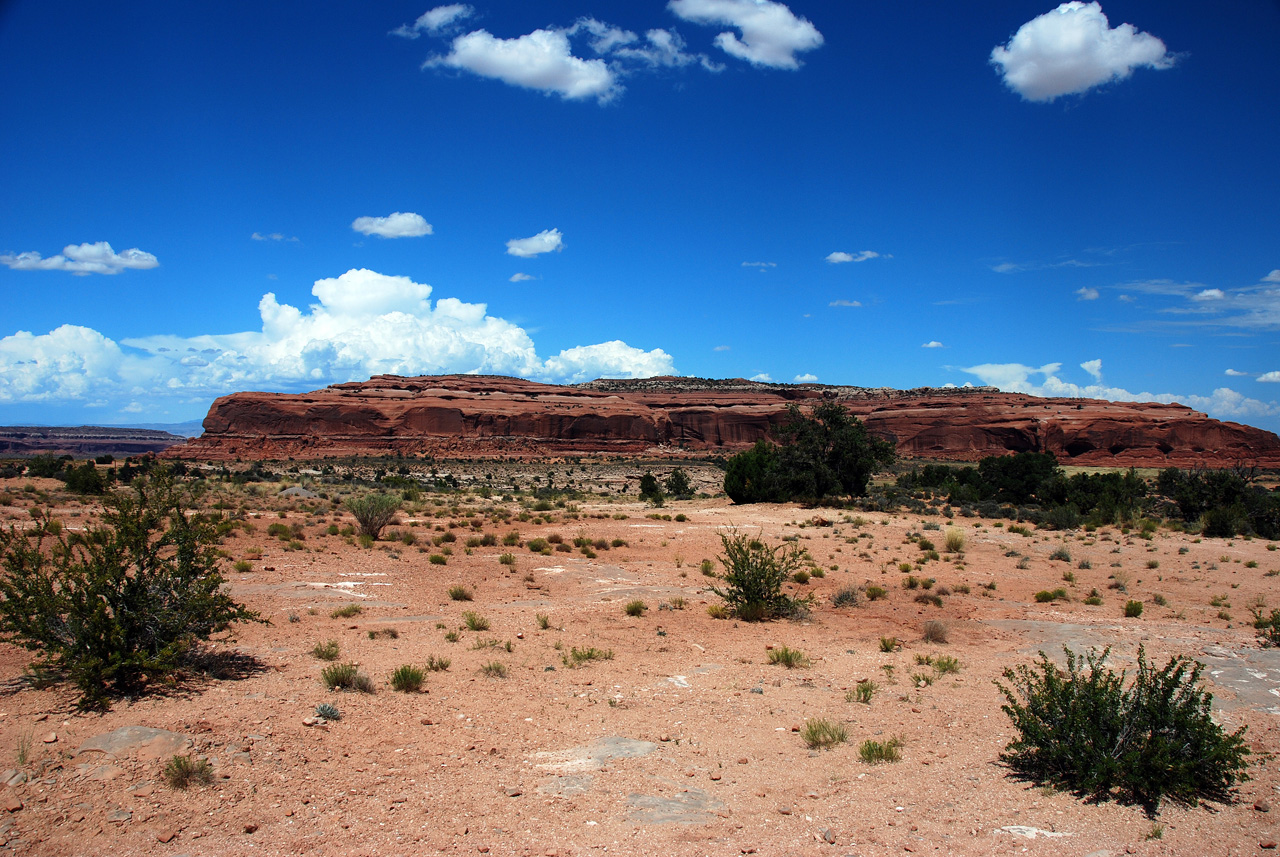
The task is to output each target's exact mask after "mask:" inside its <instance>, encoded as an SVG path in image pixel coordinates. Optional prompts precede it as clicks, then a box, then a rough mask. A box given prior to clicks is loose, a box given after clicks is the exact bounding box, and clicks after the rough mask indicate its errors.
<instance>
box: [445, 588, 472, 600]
mask: <svg viewBox="0 0 1280 857" xmlns="http://www.w3.org/2000/svg"><path fill="white" fill-rule="evenodd" d="M449 597H450V598H451V599H453V600H454V601H471V600H473V599H474V598H475V595H474V594H472V592H471V590H470V589H468V588H467V587H465V586H461V585H459V586H450V587H449Z"/></svg>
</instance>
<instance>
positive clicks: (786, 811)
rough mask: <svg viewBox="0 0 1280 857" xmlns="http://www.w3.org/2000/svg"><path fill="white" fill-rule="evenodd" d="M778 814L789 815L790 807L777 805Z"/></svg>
mask: <svg viewBox="0 0 1280 857" xmlns="http://www.w3.org/2000/svg"><path fill="white" fill-rule="evenodd" d="M778 814H779V815H790V814H791V807H789V806H780V807H778Z"/></svg>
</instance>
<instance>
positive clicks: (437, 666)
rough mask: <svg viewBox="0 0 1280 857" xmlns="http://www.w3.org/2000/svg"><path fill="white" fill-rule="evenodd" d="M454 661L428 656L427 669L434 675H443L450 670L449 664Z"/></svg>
mask: <svg viewBox="0 0 1280 857" xmlns="http://www.w3.org/2000/svg"><path fill="white" fill-rule="evenodd" d="M451 663H453V661H451V660H449V659H448V658H437V657H436V656H435V655H427V669H428V670H429V671H430V672H433V673H442V672H444V671H445V670H447V669H448V668H449V664H451Z"/></svg>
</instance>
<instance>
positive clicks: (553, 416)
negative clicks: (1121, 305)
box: [165, 375, 1280, 467]
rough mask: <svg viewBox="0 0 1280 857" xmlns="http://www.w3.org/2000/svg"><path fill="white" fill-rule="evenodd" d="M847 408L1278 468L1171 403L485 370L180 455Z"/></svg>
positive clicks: (991, 438) (710, 442) (193, 443)
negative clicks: (550, 377)
mask: <svg viewBox="0 0 1280 857" xmlns="http://www.w3.org/2000/svg"><path fill="white" fill-rule="evenodd" d="M822 399H834V400H836V401H840V402H842V403H844V404H845V405H846V406H847V407H848V408H849V409H850V411H851V412H853V413H855V414H856V415H857V416H858V417H860V418H861V419H862V420H863V421H864V422H866V424H867V426H868V428H869V429H870V430H871V431H872V432H873V433H875V434H877V435H879V436H881V437H885V438H889V439H891V440H892V441H893V442H894V443H895V444H896V446H897V450H898V453H899V454H900V455H902V456H909V457H919V458H932V459H953V460H961V461H973V460H977V459H979V458H982V457H983V456H987V455H999V454H1004V453H1012V452H1024V451H1038V452H1053V453H1054V454H1056V455H1057V456H1058V458H1059V460H1061V461H1062V462H1063V463H1070V464H1084V465H1102V466H1124V467H1127V466H1136V467H1166V466H1179V467H1190V466H1209V467H1221V466H1227V465H1230V464H1234V463H1237V462H1240V461H1244V462H1248V463H1250V464H1257V465H1259V466H1263V467H1277V466H1280V437H1277V436H1276V435H1275V434H1273V433H1271V432H1268V431H1263V430H1262V429H1257V428H1253V427H1250V426H1244V425H1239V424H1237V423H1229V422H1221V421H1219V420H1213V419H1210V418H1209V417H1207V416H1205V415H1204V414H1201V413H1199V412H1197V411H1193V410H1191V409H1190V408H1187V407H1184V406H1182V405H1165V404H1157V403H1137V402H1108V401H1101V400H1097V399H1065V398H1064V399H1046V398H1038V397H1035V396H1028V395H1024V394H1021V393H1002V392H1000V391H999V390H996V389H995V388H992V387H964V388H951V387H948V388H928V387H926V388H918V389H914V390H893V389H889V388H868V387H847V386H831V385H825V384H776V383H762V382H756V381H747V380H743V379H741V378H734V379H728V380H713V379H704V378H674V377H661V378H647V379H642V380H598V381H591V382H589V383H586V384H577V385H573V386H555V385H550V384H539V383H535V382H532V381H525V380H521V379H518V378H506V377H499V376H489V375H441V376H420V377H413V378H404V377H400V376H396V375H378V376H375V377H373V378H371V379H369V380H368V381H360V382H351V383H346V384H334V385H332V386H329V387H326V388H324V389H323V390H316V391H314V392H311V393H299V394H285V393H235V394H233V395H230V396H223V397H222V398H220V399H218V400H217V401H215V402H214V403H213V406H212V408H210V410H209V415H208V416H207V417H205V420H204V434H203V435H202V436H201V437H199V438H196V439H193V440H190V441H188V442H186V443H184V444H181V445H178V446H173V447H170V448H169V449H168V450H167V451H166V453H165V455H166V456H167V457H175V458H183V459H210V460H232V459H246V460H253V459H284V458H288V457H296V458H326V457H345V456H374V455H395V454H403V455H409V456H417V455H430V456H434V457H438V458H485V457H507V456H513V457H523V458H534V457H545V456H561V455H579V454H590V453H607V454H617V455H627V456H630V455H643V454H654V453H659V454H672V453H674V452H677V451H679V450H685V451H687V452H689V453H694V454H716V453H724V454H731V453H734V452H736V451H738V450H741V449H744V448H746V447H748V446H750V445H751V444H753V443H755V442H756V441H757V440H759V439H761V438H764V437H767V436H769V435H770V433H771V431H772V430H773V429H775V428H776V427H777V426H779V425H781V424H782V423H783V422H785V420H786V415H787V406H788V405H789V404H792V403H798V404H800V405H801V406H802V407H803V406H805V405H806V404H810V403H815V402H817V401H819V400H822Z"/></svg>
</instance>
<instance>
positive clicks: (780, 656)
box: [769, 646, 809, 670]
mask: <svg viewBox="0 0 1280 857" xmlns="http://www.w3.org/2000/svg"><path fill="white" fill-rule="evenodd" d="M769 663H771V664H774V665H775V666H784V667H786V668H787V669H789V670H791V669H795V668H796V667H807V666H808V665H809V658H808V657H807V656H806V655H805V653H804V652H802V651H800V650H799V649H792V648H790V647H788V646H778V648H776V649H770V650H769Z"/></svg>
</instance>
